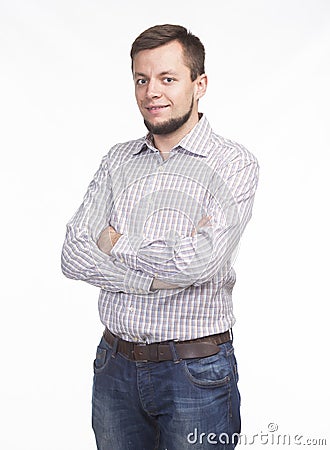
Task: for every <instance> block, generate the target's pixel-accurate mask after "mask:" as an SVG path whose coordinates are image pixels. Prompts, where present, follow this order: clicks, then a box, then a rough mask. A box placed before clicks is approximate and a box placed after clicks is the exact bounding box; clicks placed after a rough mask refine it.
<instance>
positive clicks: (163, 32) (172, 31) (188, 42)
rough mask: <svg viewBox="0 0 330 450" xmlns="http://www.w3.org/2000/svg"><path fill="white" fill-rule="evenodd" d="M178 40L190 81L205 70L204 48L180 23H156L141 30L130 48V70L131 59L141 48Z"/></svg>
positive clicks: (155, 46)
mask: <svg viewBox="0 0 330 450" xmlns="http://www.w3.org/2000/svg"><path fill="white" fill-rule="evenodd" d="M172 41H178V42H179V43H180V44H181V45H182V49H183V55H184V60H185V63H186V65H187V67H189V69H190V76H191V81H194V80H196V78H197V76H198V75H202V74H203V73H204V72H205V69H204V62H205V49H204V45H203V44H202V43H201V41H200V40H199V38H198V37H197V36H194V35H193V34H192V33H190V31H188V30H187V29H186V28H184V27H182V26H181V25H169V24H166V25H156V26H154V27H151V28H148V29H147V30H145V31H143V32H142V33H141V34H140V35H139V36H138V37H137V38H136V39H135V41H134V42H133V44H132V48H131V59H132V70H133V61H134V58H135V56H136V54H137V53H138V52H140V51H141V50H151V49H153V48H157V47H160V46H161V45H165V44H168V43H170V42H172Z"/></svg>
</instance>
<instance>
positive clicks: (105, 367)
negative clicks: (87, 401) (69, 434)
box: [92, 338, 240, 450]
mask: <svg viewBox="0 0 330 450" xmlns="http://www.w3.org/2000/svg"><path fill="white" fill-rule="evenodd" d="M237 381H238V374H237V365H236V359H235V356H234V348H233V346H232V343H231V342H227V343H225V344H221V345H220V352H219V353H218V354H216V355H214V356H210V357H206V358H199V359H189V360H181V361H164V362H158V363H154V362H135V361H129V360H128V359H126V358H125V357H123V356H122V355H120V354H119V353H115V352H113V350H112V349H111V347H109V345H108V344H107V342H106V341H105V340H104V338H102V339H101V342H100V344H99V346H98V348H97V354H96V359H95V361H94V383H93V414H92V425H93V430H94V433H95V437H96V442H97V448H98V450H188V449H191V450H194V449H223V450H225V449H226V450H230V449H233V448H234V447H235V443H234V444H232V443H231V442H232V440H234V442H235V439H233V438H232V435H233V434H234V433H237V434H239V433H240V394H239V391H238V388H237Z"/></svg>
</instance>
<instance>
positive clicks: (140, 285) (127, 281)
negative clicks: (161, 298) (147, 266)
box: [124, 269, 154, 294]
mask: <svg viewBox="0 0 330 450" xmlns="http://www.w3.org/2000/svg"><path fill="white" fill-rule="evenodd" d="M153 280H154V279H153V277H150V276H149V275H146V274H144V273H143V272H141V271H140V270H139V271H137V272H135V271H133V270H130V269H128V270H127V271H126V274H125V277H124V289H125V292H130V293H132V294H149V293H150V292H154V291H152V290H151V285H152V282H153Z"/></svg>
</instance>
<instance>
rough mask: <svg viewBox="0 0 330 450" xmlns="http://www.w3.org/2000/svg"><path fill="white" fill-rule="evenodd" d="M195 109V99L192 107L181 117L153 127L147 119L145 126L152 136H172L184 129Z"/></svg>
mask: <svg viewBox="0 0 330 450" xmlns="http://www.w3.org/2000/svg"><path fill="white" fill-rule="evenodd" d="M193 107H194V99H192V101H191V105H190V108H189V110H188V111H187V112H186V114H184V115H183V116H180V117H175V118H173V119H169V120H166V121H165V122H163V123H160V124H157V125H153V124H152V123H150V122H148V121H147V120H146V119H144V124H145V126H146V127H147V129H148V130H149V131H150V133H151V134H170V133H173V132H174V131H176V130H178V129H179V128H181V127H182V125H184V124H185V123H186V122H187V121H188V120H189V118H190V116H191V113H192V110H193Z"/></svg>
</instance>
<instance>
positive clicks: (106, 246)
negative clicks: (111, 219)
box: [97, 226, 122, 255]
mask: <svg viewBox="0 0 330 450" xmlns="http://www.w3.org/2000/svg"><path fill="white" fill-rule="evenodd" d="M120 236H122V235H121V234H120V233H117V231H116V230H115V229H114V228H113V227H111V226H109V227H106V228H105V229H104V230H103V231H102V233H101V234H100V237H99V238H98V241H97V246H98V248H99V249H100V250H101V251H102V252H103V253H105V254H106V255H110V252H111V250H112V248H113V247H114V246H115V245H116V242H117V241H118V239H119V238H120Z"/></svg>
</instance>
